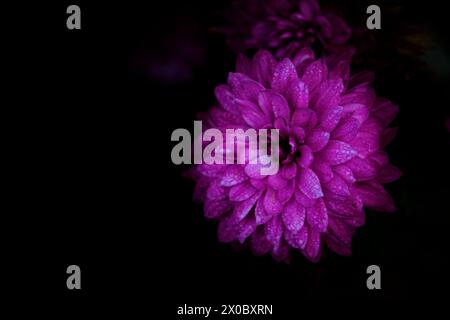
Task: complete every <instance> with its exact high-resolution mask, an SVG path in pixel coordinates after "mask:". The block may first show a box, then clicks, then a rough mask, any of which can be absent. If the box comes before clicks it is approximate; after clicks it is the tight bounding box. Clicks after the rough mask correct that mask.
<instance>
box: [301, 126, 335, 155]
mask: <svg viewBox="0 0 450 320" xmlns="http://www.w3.org/2000/svg"><path fill="white" fill-rule="evenodd" d="M329 139H330V134H329V133H328V132H326V131H323V130H320V129H314V130H312V131H311V132H310V133H309V135H308V136H307V137H306V143H307V144H308V146H309V147H310V148H311V150H312V151H313V152H317V151H320V150H322V148H323V147H325V146H326V144H327V143H328V140H329Z"/></svg>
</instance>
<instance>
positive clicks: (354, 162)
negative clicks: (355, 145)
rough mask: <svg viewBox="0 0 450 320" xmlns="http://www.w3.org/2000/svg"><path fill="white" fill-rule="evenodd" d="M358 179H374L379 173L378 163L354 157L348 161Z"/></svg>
mask: <svg viewBox="0 0 450 320" xmlns="http://www.w3.org/2000/svg"><path fill="white" fill-rule="evenodd" d="M346 166H347V167H349V168H350V169H351V170H352V172H353V176H354V177H355V179H356V180H357V181H366V180H371V179H374V178H375V177H376V176H377V174H378V165H377V163H376V162H375V161H374V160H371V159H361V158H359V157H354V158H353V159H351V160H350V161H348V162H347V163H346Z"/></svg>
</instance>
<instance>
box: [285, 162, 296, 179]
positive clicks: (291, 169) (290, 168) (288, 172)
mask: <svg viewBox="0 0 450 320" xmlns="http://www.w3.org/2000/svg"><path fill="white" fill-rule="evenodd" d="M296 175H297V166H296V164H295V163H294V162H290V163H288V164H286V165H284V166H283V167H282V168H281V176H282V177H283V178H284V179H286V180H289V179H292V178H294V177H295V176H296Z"/></svg>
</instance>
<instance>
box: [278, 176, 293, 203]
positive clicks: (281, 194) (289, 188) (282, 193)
mask: <svg viewBox="0 0 450 320" xmlns="http://www.w3.org/2000/svg"><path fill="white" fill-rule="evenodd" d="M294 192H295V180H294V179H291V180H289V181H288V182H287V185H286V187H285V188H283V189H280V190H278V200H280V202H281V203H283V204H284V203H285V202H286V201H288V200H289V199H290V198H291V197H292V196H293V195H294Z"/></svg>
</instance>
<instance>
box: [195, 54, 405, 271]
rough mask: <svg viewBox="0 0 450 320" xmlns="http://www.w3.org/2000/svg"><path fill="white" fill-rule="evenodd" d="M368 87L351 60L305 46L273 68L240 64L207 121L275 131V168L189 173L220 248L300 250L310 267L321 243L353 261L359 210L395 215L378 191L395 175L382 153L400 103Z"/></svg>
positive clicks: (199, 168)
mask: <svg viewBox="0 0 450 320" xmlns="http://www.w3.org/2000/svg"><path fill="white" fill-rule="evenodd" d="M372 80H373V74H372V73H370V72H361V73H358V74H355V75H353V76H350V75H349V57H348V56H345V55H343V54H341V55H339V56H338V55H333V56H329V57H327V58H322V59H319V60H315V58H314V53H313V52H312V50H311V49H309V48H304V49H302V50H301V51H300V52H299V53H298V54H297V55H296V56H295V58H294V59H292V60H290V59H288V58H285V59H283V60H281V61H280V62H278V61H277V60H276V59H275V58H274V57H273V56H272V55H271V54H270V53H269V52H267V51H264V50H262V51H259V52H258V53H257V54H256V55H255V57H254V58H253V60H249V59H248V58H247V57H245V56H243V55H241V56H240V57H239V59H238V62H237V71H236V73H230V74H229V77H228V84H227V85H219V86H218V87H217V88H216V97H217V100H218V105H217V106H216V107H213V108H212V109H211V110H210V111H209V112H208V113H207V114H206V116H205V124H206V126H207V127H214V128H220V129H225V128H230V129H231V128H234V129H236V128H242V129H244V130H246V129H248V128H255V129H260V128H276V129H279V131H280V169H279V171H278V173H277V174H275V175H272V176H262V175H260V171H259V165H255V164H242V165H238V164H233V165H219V164H212V165H207V164H201V165H196V166H194V167H193V168H192V171H191V174H192V176H193V177H194V179H195V180H196V188H195V191H194V196H195V198H197V199H199V200H200V201H202V202H203V203H204V213H205V216H206V217H207V218H212V219H218V220H220V224H219V229H218V236H219V240H220V241H221V242H231V241H235V240H238V241H239V242H241V243H244V242H247V243H249V244H250V246H251V248H252V250H253V252H254V253H255V254H257V255H260V254H264V253H268V252H270V253H271V254H272V256H273V257H274V258H275V259H276V260H279V261H282V260H287V259H288V258H289V250H290V249H297V250H300V251H301V252H302V253H303V255H304V256H305V257H307V258H308V259H309V260H311V261H313V262H316V261H318V260H319V259H320V254H321V249H322V243H326V244H327V245H328V247H329V248H330V249H332V250H333V251H335V252H337V253H339V254H341V255H350V254H351V238H352V235H353V233H354V231H355V229H356V228H357V227H359V226H361V225H363V224H364V220H365V215H364V211H363V207H367V208H371V209H375V210H379V211H389V212H390V211H394V210H395V206H394V203H393V200H392V198H391V196H390V195H389V194H388V193H387V192H386V191H385V190H384V188H383V185H382V184H384V183H388V182H391V181H394V180H396V179H398V178H399V176H400V174H401V173H400V171H399V170H398V169H397V168H396V167H394V166H393V165H391V164H390V163H389V159H388V155H387V154H386V152H385V151H383V150H382V148H383V147H384V146H385V145H386V144H388V143H389V142H390V141H391V139H392V138H393V137H394V136H395V132H396V130H395V129H394V128H388V125H389V123H390V122H391V121H392V120H393V119H394V117H395V115H396V113H397V106H395V105H393V104H392V103H391V102H390V101H388V100H386V99H383V98H379V97H376V95H375V93H374V90H373V89H372V88H371V87H370V85H369V84H370V82H371V81H372Z"/></svg>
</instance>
